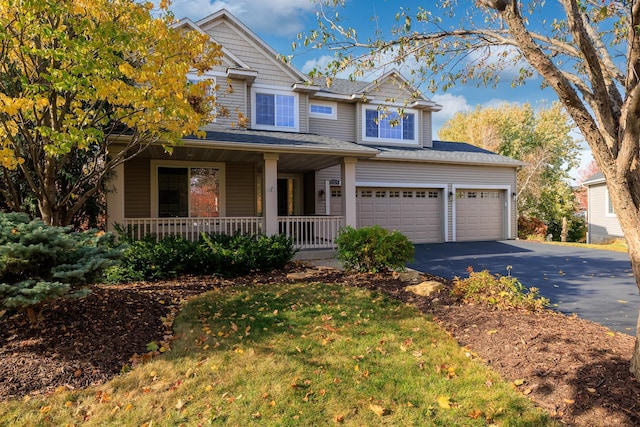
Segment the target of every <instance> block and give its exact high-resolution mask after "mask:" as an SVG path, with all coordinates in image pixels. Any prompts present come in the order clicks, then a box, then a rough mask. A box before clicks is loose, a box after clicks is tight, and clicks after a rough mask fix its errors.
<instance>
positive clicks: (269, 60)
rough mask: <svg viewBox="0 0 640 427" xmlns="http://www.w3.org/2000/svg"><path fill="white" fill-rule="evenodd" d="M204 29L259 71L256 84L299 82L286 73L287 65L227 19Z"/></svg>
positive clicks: (284, 84) (214, 22)
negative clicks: (260, 46)
mask: <svg viewBox="0 0 640 427" xmlns="http://www.w3.org/2000/svg"><path fill="white" fill-rule="evenodd" d="M202 29H203V30H204V31H206V32H207V33H209V34H210V35H211V36H212V37H213V38H214V39H215V40H216V41H217V42H218V43H220V44H221V45H223V46H224V47H225V48H226V49H227V50H229V51H230V52H233V54H234V55H236V56H237V57H238V58H240V60H242V61H243V62H244V63H245V64H247V65H248V66H249V67H250V68H251V69H254V70H257V71H258V77H257V78H256V81H255V82H256V83H260V84H267V85H275V86H289V87H290V86H291V85H292V84H293V83H296V82H297V81H298V80H299V79H297V78H295V77H294V76H293V75H292V74H291V73H288V72H287V71H285V68H286V65H285V64H280V63H279V62H278V59H277V58H275V57H274V56H272V55H270V54H269V52H265V51H264V50H263V49H262V48H259V47H258V46H257V45H256V43H255V41H254V40H252V39H251V38H250V37H249V36H248V35H247V34H245V33H244V32H243V31H240V30H239V29H238V28H236V27H235V26H233V25H231V24H230V23H229V22H228V21H227V20H226V19H220V20H217V21H213V22H211V23H210V24H209V25H206V26H204V27H203V28H202Z"/></svg>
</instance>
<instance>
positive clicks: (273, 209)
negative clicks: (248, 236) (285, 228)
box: [262, 153, 279, 236]
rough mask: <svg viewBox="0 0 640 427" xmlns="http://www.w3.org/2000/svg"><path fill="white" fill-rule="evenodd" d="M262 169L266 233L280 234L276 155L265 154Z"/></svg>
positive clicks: (263, 210)
mask: <svg viewBox="0 0 640 427" xmlns="http://www.w3.org/2000/svg"><path fill="white" fill-rule="evenodd" d="M263 158H264V167H263V169H262V174H263V176H262V182H263V183H264V189H263V193H262V215H263V216H264V233H265V234H266V235H267V236H273V235H274V234H278V233H279V230H278V158H279V156H278V155H277V154H274V153H264V155H263Z"/></svg>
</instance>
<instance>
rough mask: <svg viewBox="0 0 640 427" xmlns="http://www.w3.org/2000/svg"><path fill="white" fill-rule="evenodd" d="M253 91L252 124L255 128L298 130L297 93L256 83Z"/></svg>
mask: <svg viewBox="0 0 640 427" xmlns="http://www.w3.org/2000/svg"><path fill="white" fill-rule="evenodd" d="M251 93H252V98H253V102H252V103H251V112H252V114H251V117H252V123H251V125H252V127H253V128H254V129H265V130H284V131H294V132H297V131H298V127H299V126H298V95H297V94H296V93H293V92H290V91H286V90H279V89H273V88H268V87H260V86H259V85H254V86H253V87H252V88H251Z"/></svg>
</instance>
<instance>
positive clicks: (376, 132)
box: [362, 106, 418, 144]
mask: <svg viewBox="0 0 640 427" xmlns="http://www.w3.org/2000/svg"><path fill="white" fill-rule="evenodd" d="M363 109H364V111H363V115H362V116H363V117H362V120H363V126H362V128H363V135H362V140H363V141H370V142H391V143H411V144H417V143H418V128H417V122H416V111H414V110H404V111H403V112H402V114H399V113H398V111H397V110H392V109H391V108H389V109H388V110H387V111H384V110H379V109H377V108H375V107H372V106H365V107H363Z"/></svg>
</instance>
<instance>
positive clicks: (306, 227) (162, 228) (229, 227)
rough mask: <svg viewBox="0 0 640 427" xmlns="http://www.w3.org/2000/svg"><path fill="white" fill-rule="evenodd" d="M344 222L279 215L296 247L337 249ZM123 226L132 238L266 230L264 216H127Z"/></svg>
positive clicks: (333, 218) (282, 227) (337, 218)
mask: <svg viewBox="0 0 640 427" xmlns="http://www.w3.org/2000/svg"><path fill="white" fill-rule="evenodd" d="M342 222H343V218H342V217H341V216H283V217H278V229H279V232H280V233H283V234H286V235H287V236H289V237H291V238H292V239H293V245H294V247H295V248H296V249H335V247H336V244H335V240H336V237H337V235H338V230H340V227H342ZM123 226H124V227H123V228H124V230H125V232H126V233H127V234H128V235H129V236H130V237H131V238H133V239H138V240H139V239H142V238H143V237H144V236H146V235H149V234H152V235H154V236H156V237H157V238H163V237H165V236H169V235H176V234H178V235H182V236H184V237H185V238H187V239H189V240H197V239H198V238H199V237H200V233H207V234H214V233H217V234H235V233H242V234H257V233H263V232H264V218H262V217H220V218H215V217H214V218H126V219H125V220H124V224H123Z"/></svg>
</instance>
